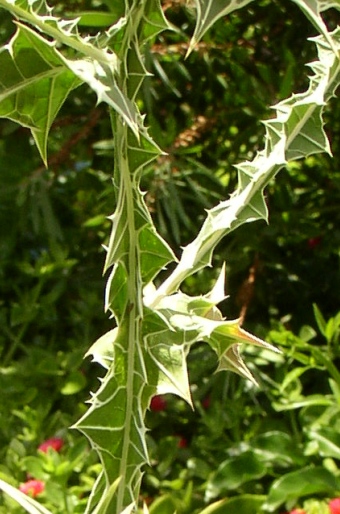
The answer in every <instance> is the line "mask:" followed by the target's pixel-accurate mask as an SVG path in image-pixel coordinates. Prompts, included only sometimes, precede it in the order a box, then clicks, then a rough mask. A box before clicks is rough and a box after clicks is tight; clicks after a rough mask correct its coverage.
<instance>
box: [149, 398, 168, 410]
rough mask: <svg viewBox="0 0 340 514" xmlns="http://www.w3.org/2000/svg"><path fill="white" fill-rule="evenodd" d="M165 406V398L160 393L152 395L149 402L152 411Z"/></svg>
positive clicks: (163, 408) (162, 408)
mask: <svg viewBox="0 0 340 514" xmlns="http://www.w3.org/2000/svg"><path fill="white" fill-rule="evenodd" d="M166 406H167V403H166V400H165V399H164V398H163V396H161V395H160V394H157V395H156V396H153V397H152V398H151V402H150V409H151V410H152V411H154V412H160V411H162V410H165V409H166Z"/></svg>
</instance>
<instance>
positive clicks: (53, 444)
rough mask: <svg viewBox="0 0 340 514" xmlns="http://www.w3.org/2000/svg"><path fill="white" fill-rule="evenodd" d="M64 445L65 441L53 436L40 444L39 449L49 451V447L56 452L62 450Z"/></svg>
mask: <svg viewBox="0 0 340 514" xmlns="http://www.w3.org/2000/svg"><path fill="white" fill-rule="evenodd" d="M63 446H64V441H63V440H62V439H61V438H60V437H51V439H47V440H46V441H44V442H43V443H41V445H40V446H38V450H40V451H42V452H44V453H47V450H48V449H49V448H53V450H55V451H56V452H60V450H61V449H62V447H63Z"/></svg>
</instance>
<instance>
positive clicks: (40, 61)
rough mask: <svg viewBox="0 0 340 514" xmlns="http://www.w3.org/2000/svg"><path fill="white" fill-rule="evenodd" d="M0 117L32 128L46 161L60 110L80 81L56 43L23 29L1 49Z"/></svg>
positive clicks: (30, 30)
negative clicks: (58, 50)
mask: <svg viewBox="0 0 340 514" xmlns="http://www.w3.org/2000/svg"><path fill="white" fill-rule="evenodd" d="M0 69H1V78H0V117H3V118H10V119H11V120H13V121H15V122H17V123H20V124H21V125H23V126H25V127H29V128H30V129H31V132H32V135H33V137H34V140H35V142H36V144H37V147H38V150H39V152H40V155H41V157H42V159H43V161H44V162H45V164H46V160H47V138H48V134H49V130H50V128H51V125H52V123H53V120H54V119H55V117H56V115H57V113H58V111H59V109H60V108H61V106H62V105H63V103H64V102H65V100H66V98H67V97H68V95H69V93H70V92H71V91H72V89H74V88H76V87H78V86H79V85H80V84H81V81H80V80H79V79H78V78H77V77H75V75H74V74H73V73H72V72H71V71H70V70H69V69H68V68H67V67H66V66H65V64H64V62H63V60H62V58H61V57H60V55H59V54H58V52H57V51H56V49H55V47H54V44H52V43H49V42H47V41H45V40H44V39H43V38H42V37H41V36H40V35H38V34H36V33H35V32H34V31H33V30H32V29H30V28H28V27H25V26H20V27H19V28H18V30H17V32H16V34H15V35H14V37H13V38H12V40H11V42H10V43H9V44H8V45H7V46H5V47H3V48H2V49H1V50H0Z"/></svg>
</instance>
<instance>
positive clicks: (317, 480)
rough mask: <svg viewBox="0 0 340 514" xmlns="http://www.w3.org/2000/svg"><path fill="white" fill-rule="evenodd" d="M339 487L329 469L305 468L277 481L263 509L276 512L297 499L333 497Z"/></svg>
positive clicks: (339, 484) (337, 481)
mask: <svg viewBox="0 0 340 514" xmlns="http://www.w3.org/2000/svg"><path fill="white" fill-rule="evenodd" d="M339 486H340V483H339V480H338V479H337V478H335V476H334V475H333V474H332V473H331V472H330V471H328V470H327V469H325V468H322V467H308V468H304V469H301V470H299V471H294V472H292V473H287V474H286V475H283V476H282V477H280V478H278V479H277V480H275V482H274V483H273V485H272V487H271V488H270V491H269V495H268V499H267V501H266V502H265V504H264V505H263V508H264V509H265V510H267V511H269V512H274V511H275V510H276V509H277V508H278V507H280V505H282V504H283V503H285V502H287V501H289V500H293V499H295V498H301V497H303V496H309V495H310V496H311V495H316V494H323V495H332V494H333V493H334V491H337V490H338V489H339Z"/></svg>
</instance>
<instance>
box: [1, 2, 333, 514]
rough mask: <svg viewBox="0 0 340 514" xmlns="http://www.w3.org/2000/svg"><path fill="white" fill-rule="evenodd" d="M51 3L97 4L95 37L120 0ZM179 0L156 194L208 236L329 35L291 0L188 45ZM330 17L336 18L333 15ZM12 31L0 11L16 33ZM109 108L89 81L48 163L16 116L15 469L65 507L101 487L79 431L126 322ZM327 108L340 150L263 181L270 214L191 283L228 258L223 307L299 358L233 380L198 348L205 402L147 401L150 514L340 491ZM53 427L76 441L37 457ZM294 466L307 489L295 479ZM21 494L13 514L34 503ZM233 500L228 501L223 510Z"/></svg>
mask: <svg viewBox="0 0 340 514" xmlns="http://www.w3.org/2000/svg"><path fill="white" fill-rule="evenodd" d="M55 4H56V9H57V11H59V12H60V13H62V14H63V15H69V16H72V15H73V14H78V13H81V12H84V13H86V12H88V11H91V10H95V11H96V12H97V15H96V17H93V16H90V17H89V16H84V17H83V30H84V33H86V32H89V33H94V32H95V31H96V30H97V29H98V27H99V28H100V29H102V28H105V23H111V21H109V19H108V18H110V16H112V13H110V12H109V10H108V8H107V5H109V4H110V2H100V1H96V2H95V1H93V2H92V1H90V0H84V1H72V2H68V3H63V2H58V3H57V2H55ZM164 7H166V8H167V15H168V17H169V19H170V21H171V22H172V23H173V24H174V25H175V26H176V27H177V28H178V29H177V30H176V31H173V32H171V33H169V34H166V35H163V36H162V37H161V38H160V39H159V40H157V41H155V42H154V43H153V44H151V45H150V47H149V48H148V49H147V51H146V64H147V66H148V68H149V69H150V71H151V72H152V73H153V76H152V77H150V78H148V80H147V81H146V82H145V85H144V90H143V96H141V98H140V100H139V102H140V108H141V110H142V111H143V112H146V113H147V120H148V124H149V125H150V131H151V134H152V135H153V137H155V139H156V141H157V142H158V143H159V144H160V146H161V147H162V148H164V150H165V151H166V152H167V155H166V156H164V157H162V158H161V159H159V161H158V162H157V164H156V165H153V166H152V167H150V169H149V170H148V171H147V173H146V174H145V176H144V178H143V189H144V190H145V191H146V201H147V204H148V206H149V208H150V212H151V214H152V216H153V217H154V220H155V223H156V225H157V227H158V229H159V231H160V233H161V234H162V235H163V236H164V237H165V238H166V239H167V240H168V241H169V242H170V243H171V244H172V245H174V247H175V248H179V246H180V245H184V244H187V243H188V242H189V241H190V240H191V239H192V238H193V237H194V235H195V234H196V232H197V230H198V228H199V227H200V224H201V222H202V220H203V218H204V209H205V208H209V207H211V206H212V205H214V204H216V203H218V201H220V200H222V199H225V198H227V197H228V195H230V194H231V193H232V191H233V188H234V187H235V185H236V170H235V169H234V168H233V164H235V163H238V162H240V161H242V160H244V159H250V158H252V156H253V155H254V153H255V151H257V150H258V149H259V148H261V147H262V146H263V137H264V128H263V126H262V125H261V123H260V120H261V119H265V118H268V117H270V116H271V113H270V109H269V108H268V106H270V105H272V104H274V103H276V102H277V101H279V100H281V99H282V98H285V97H286V96H288V95H289V94H291V92H292V91H295V92H297V91H303V90H304V88H305V87H306V84H307V74H308V72H307V69H306V68H305V66H304V65H305V64H306V63H307V62H309V61H311V60H313V58H314V54H313V52H314V47H313V45H312V44H311V43H309V42H307V38H308V37H310V36H313V35H314V31H313V29H312V27H311V26H310V25H309V24H308V23H306V20H305V18H304V17H303V15H302V14H301V12H300V11H299V10H298V8H297V7H295V5H294V4H293V3H291V2H286V3H284V2H279V1H276V0H273V1H269V0H259V1H258V2H256V3H254V4H251V5H250V6H249V7H248V8H247V9H243V10H242V11H240V12H236V13H234V14H233V15H231V16H230V17H228V18H227V19H223V20H220V21H219V22H218V23H216V25H215V26H214V27H213V29H212V30H211V31H210V32H209V34H208V35H207V37H205V39H204V41H203V42H202V43H201V44H200V45H199V46H198V48H197V49H196V50H195V52H194V53H193V54H192V55H191V56H190V58H189V59H188V60H184V55H185V52H186V49H187V45H188V37H189V35H190V34H191V33H192V30H193V19H192V18H191V15H190V11H189V10H188V9H187V8H185V7H184V2H179V1H177V2H176V1H173V2H164ZM101 12H104V13H105V12H106V14H107V15H108V17H107V16H106V17H105V16H102V15H100V13H101ZM110 20H111V18H110ZM326 21H327V23H328V25H329V27H330V28H332V27H334V26H335V23H336V21H337V19H336V15H335V13H334V12H333V11H332V10H330V11H329V12H327V13H326ZM102 24H104V25H103V26H101V25H102ZM14 29H15V28H14V25H13V23H12V22H11V20H10V18H9V16H7V14H5V13H3V12H1V16H0V40H1V42H5V41H8V39H9V37H10V35H11V34H13V32H14ZM93 105H94V96H93V95H92V94H91V93H89V91H88V90H87V88H86V87H82V88H80V89H77V90H75V91H74V92H73V93H72V95H71V96H70V99H69V100H68V101H67V102H66V104H65V105H64V107H63V108H62V110H61V112H60V113H59V115H58V118H57V120H56V122H55V123H54V125H53V128H52V132H51V137H50V141H49V167H48V169H45V168H43V167H42V165H41V162H40V160H39V157H38V153H37V151H36V148H35V147H34V145H33V143H32V139H31V137H30V134H29V132H28V131H27V130H26V129H23V128H20V127H18V126H17V125H15V124H14V123H12V122H10V121H8V120H2V119H0V171H1V172H0V255H1V258H0V290H1V291H2V295H1V299H0V320H1V323H0V354H1V365H0V366H1V367H0V387H1V392H2V401H1V407H0V443H1V444H0V462H1V463H2V464H1V465H0V477H3V478H6V479H7V480H9V479H10V480H11V483H13V484H14V485H17V484H18V483H19V482H23V481H25V480H26V476H27V473H28V474H33V470H34V473H37V469H38V470H40V471H39V473H38V475H39V477H42V478H43V479H44V480H46V481H47V483H49V482H50V483H51V485H50V486H49V487H51V490H50V491H49V488H48V487H47V489H46V491H45V493H44V496H43V497H42V501H43V502H45V503H46V504H47V505H49V507H50V508H52V510H53V512H56V513H57V512H63V513H64V512H82V509H83V506H84V504H83V503H82V502H83V500H82V498H83V496H86V495H87V494H88V492H89V491H90V490H91V484H92V483H93V479H94V478H93V477H94V476H95V473H93V471H92V469H93V466H96V463H95V462H94V457H93V456H92V455H89V454H88V450H87V447H86V444H85V443H84V442H83V441H81V438H80V436H79V435H78V434H76V433H73V432H68V433H67V432H66V431H67V428H68V427H69V426H70V425H71V424H72V423H73V422H74V421H75V420H76V419H78V418H79V416H80V415H81V414H82V412H84V409H85V407H84V401H85V400H86V399H87V398H88V394H89V393H88V392H89V391H90V390H93V389H95V388H96V383H97V379H96V375H97V374H98V369H97V368H96V367H95V366H94V365H92V364H91V365H90V363H89V362H88V361H84V360H83V355H84V353H85V352H86V350H87V349H88V347H89V346H90V345H91V343H92V342H93V341H94V340H95V339H96V338H97V337H99V336H100V335H101V334H102V333H104V332H105V331H106V330H108V329H109V328H110V326H111V325H112V321H111V320H108V319H107V316H106V315H105V314H104V313H103V289H104V283H105V282H104V278H103V277H102V276H101V270H102V266H103V262H104V250H103V249H102V245H103V244H105V242H106V241H107V238H108V234H109V222H108V220H107V216H109V215H110V214H111V213H112V212H113V210H114V205H113V201H114V200H113V194H112V183H111V176H112V169H111V167H112V152H113V150H112V148H113V147H112V141H110V139H108V138H109V137H110V136H109V134H110V127H109V120H108V117H107V115H106V112H105V110H104V109H103V108H102V106H100V105H99V106H97V107H95V108H93ZM326 118H327V126H326V130H327V132H328V134H329V137H330V139H331V144H332V150H333V154H334V156H333V158H332V159H331V158H330V157H327V156H317V157H310V158H308V159H307V160H305V161H301V162H296V163H292V164H291V165H290V166H289V167H288V168H287V169H286V170H285V171H283V172H281V174H280V175H279V176H278V178H277V179H276V180H275V183H273V184H271V185H270V187H269V188H268V189H267V192H266V197H267V203H268V207H269V211H270V224H269V225H268V226H266V225H265V224H262V223H259V224H256V225H252V224H250V225H249V224H246V225H244V226H242V227H240V228H239V229H238V230H237V231H236V232H235V233H233V234H231V235H230V236H229V237H228V238H227V240H225V241H223V242H222V243H221V244H220V246H219V250H218V252H217V255H216V257H215V264H216V272H214V271H212V270H210V271H209V270H208V271H207V270H204V271H202V272H201V273H199V274H197V276H194V277H191V278H190V279H189V280H188V281H187V283H186V288H187V289H188V291H190V292H191V293H195V292H199V293H200V292H201V291H202V288H201V285H202V283H203V284H206V290H208V289H209V285H210V284H211V283H212V281H213V279H214V276H216V274H217V269H218V268H219V267H220V266H221V264H222V262H223V261H224V260H226V261H227V270H228V293H229V294H230V296H231V297H230V299H228V300H227V301H226V303H225V306H224V312H225V314H226V315H228V316H237V315H238V314H239V313H240V312H241V311H242V308H243V309H244V312H245V313H246V317H245V326H248V327H251V329H252V330H253V331H254V332H255V333H257V334H258V335H259V336H261V337H268V338H269V340H270V341H272V342H273V343H275V344H277V345H278V346H279V347H280V348H281V349H283V350H284V355H283V356H276V355H275V356H273V355H270V354H268V353H267V352H258V350H256V351H253V352H252V351H251V350H249V349H247V350H246V352H247V362H250V365H251V366H252V371H253V372H254V374H255V376H256V378H257V379H258V381H259V383H260V388H258V389H256V388H254V387H251V386H249V384H248V383H245V382H244V381H242V380H241V379H239V378H238V377H236V376H231V375H229V374H220V375H214V374H213V371H214V369H215V367H216V362H215V358H214V356H213V355H212V354H211V352H210V351H209V350H208V349H207V347H206V346H204V345H198V346H197V347H196V348H195V349H194V351H193V352H192V354H191V355H190V356H189V365H190V376H191V383H192V393H193V397H194V403H195V407H196V410H195V411H194V412H191V411H190V409H189V408H188V407H187V406H185V405H184V402H182V401H181V400H178V399H176V398H167V399H166V400H167V403H166V409H165V410H163V411H159V412H150V415H149V419H148V424H149V426H150V428H151V431H150V434H149V444H150V448H151V461H152V464H153V467H152V468H150V469H148V470H147V472H146V474H145V480H144V487H143V495H144V497H145V499H147V500H148V501H151V500H153V499H154V498H158V499H156V500H155V501H154V503H153V505H152V506H151V510H150V512H151V514H158V513H160V512H161V513H162V514H166V513H167V512H169V513H173V511H174V510H175V509H177V511H178V513H182V514H184V513H188V514H189V513H190V514H192V513H193V512H198V511H199V509H202V508H203V506H204V505H205V503H206V502H215V501H217V500H218V499H219V498H225V497H230V496H232V497H234V499H233V500H230V504H228V508H229V510H228V512H230V513H232V512H234V511H235V512H236V511H238V512H240V511H242V512H247V514H251V513H252V512H254V513H257V512H259V511H260V510H259V509H260V505H263V503H264V499H266V505H267V508H268V512H274V511H275V512H278V510H277V509H279V508H280V507H281V508H282V505H283V504H286V505H287V506H288V507H287V508H290V507H291V506H294V502H295V501H297V498H298V497H299V496H300V492H301V491H302V493H301V495H303V496H304V495H305V496H306V497H308V496H316V497H318V498H319V499H320V500H321V499H323V498H324V497H329V496H332V495H333V496H334V495H335V494H336V493H338V494H340V483H339V469H338V460H339V458H340V441H339V440H338V439H339V438H338V435H337V434H338V431H339V423H340V417H339V407H338V403H339V388H340V380H339V375H338V371H337V367H338V364H339V347H338V345H339V315H337V312H338V311H339V310H340V305H339V289H340V273H339V251H340V229H339V227H340V224H339V221H340V220H339V218H340V212H339V207H338V206H339V202H340V130H339V129H340V121H339V120H340V106H339V103H338V102H336V100H334V101H333V102H332V104H331V105H330V106H329V107H328V109H327V113H326ZM214 273H215V274H214ZM250 279H251V280H250ZM313 304H315V305H317V307H314V309H313ZM321 313H322V314H321ZM325 319H326V320H328V321H325ZM317 333H318V334H319V335H316V334H317ZM294 334H299V335H294ZM320 334H321V335H320ZM322 335H323V337H324V339H322ZM54 434H61V435H63V436H64V437H66V438H67V441H68V443H67V446H66V449H65V450H64V451H63V453H62V454H61V455H60V456H59V455H58V456H56V455H54V454H53V455H54V456H53V455H52V456H53V458H52V456H51V455H50V456H49V457H50V459H51V461H46V459H48V457H46V459H45V457H43V456H41V455H40V456H36V455H35V453H36V448H37V446H38V445H39V444H40V442H41V441H43V440H44V439H46V438H48V437H50V436H51V435H54ZM85 447H86V448H85ZM57 457H58V458H57ZM36 459H37V460H36ZM44 459H45V460H44ZM58 459H59V460H58ZM60 466H61V468H60ZM311 466H312V468H311ZM245 470H246V472H245ZM309 470H311V471H309ZM290 473H292V474H294V473H296V475H292V477H293V481H294V480H295V482H296V481H297V482H298V483H300V485H301V491H295V492H294V491H293V492H292V488H291V486H289V483H290V482H289V480H291V478H290ZM56 477H59V478H58V479H56ZM280 480H281V482H280ZM311 481H313V483H314V488H312V489H311V488H308V487H307V485H308V483H310V482H311ZM287 483H288V486H287ZM65 484H66V485H67V487H68V491H69V493H68V498H67V500H65V498H64V497H63V494H62V491H63V490H64V489H63V488H65ZM302 484H306V487H305V488H303V487H302ZM56 491H57V492H56ZM57 493H58V494H57ZM52 498H56V500H55V503H53V501H52ZM1 501H2V500H0V502H1ZM8 501H9V500H8V499H5V498H4V499H3V505H1V503H0V512H4V513H5V512H6V513H7V512H8V509H9V508H10V509H11V510H10V512H13V513H15V512H21V510H20V509H19V508H16V507H14V505H13V504H12V503H11V504H10V506H9V504H8ZM65 501H66V504H65ZM232 501H234V504H233V503H232ZM51 502H52V504H51ZM237 502H238V503H237ZM242 502H243V503H242ZM65 505H66V507H65ZM223 508H225V504H224V503H223V504H222V506H221V504H217V503H216V508H215V507H214V510H211V512H219V511H220V512H224V511H223ZM1 509H2V510H1ZM15 509H16V510H15ZM65 509H66V510H65ZM218 509H222V510H218ZM233 509H234V510H233ZM270 509H271V510H270ZM207 514H208V510H207Z"/></svg>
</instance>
